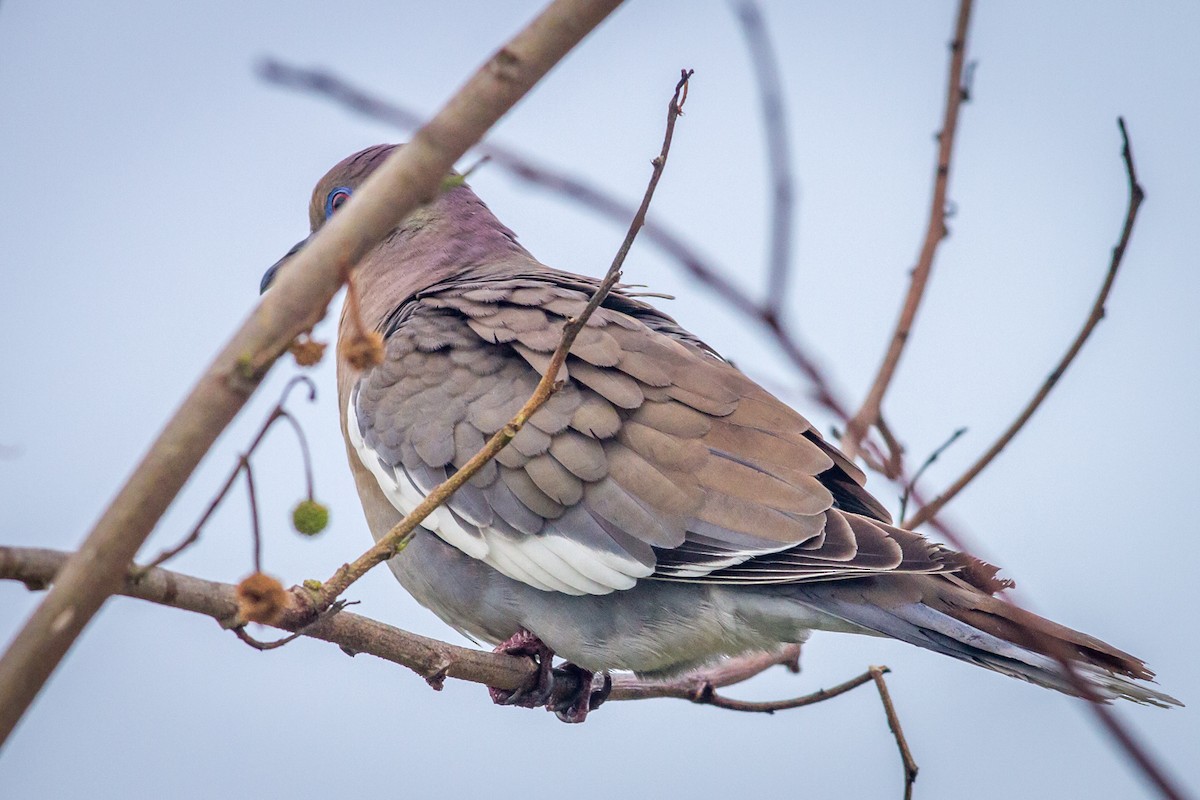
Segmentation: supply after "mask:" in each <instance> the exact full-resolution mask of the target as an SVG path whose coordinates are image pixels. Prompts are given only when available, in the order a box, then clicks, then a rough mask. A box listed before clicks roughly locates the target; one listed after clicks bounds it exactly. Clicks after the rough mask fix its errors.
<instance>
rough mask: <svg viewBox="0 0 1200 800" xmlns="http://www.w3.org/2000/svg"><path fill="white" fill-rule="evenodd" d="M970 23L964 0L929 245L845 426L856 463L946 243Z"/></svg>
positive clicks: (956, 29)
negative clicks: (876, 369) (941, 246)
mask: <svg viewBox="0 0 1200 800" xmlns="http://www.w3.org/2000/svg"><path fill="white" fill-rule="evenodd" d="M970 19H971V0H960V2H959V5H958V21H957V22H956V23H955V26H954V39H953V41H951V42H950V69H949V77H948V80H947V85H946V110H945V113H944V116H943V119H942V129H941V132H940V133H938V158H937V170H936V171H935V173H934V179H933V198H932V200H931V201H930V205H929V225H928V227H927V228H926V230H925V242H924V244H922V246H921V254H920V256H919V257H918V259H917V265H916V266H915V267H913V271H912V280H911V281H910V283H909V286H908V294H907V295H906V296H905V298H904V305H903V306H902V307H901V309H900V318H899V319H898V320H896V329H895V331H894V332H893V333H892V338H891V341H890V342H889V344H888V348H887V351H886V352H885V353H884V356H883V363H882V364H880V365H879V372H878V373H877V374H876V376H875V381H874V383H872V384H871V388H870V389H869V390H868V391H867V397H866V399H865V400H863V404H862V406H861V407H860V408H859V409H858V411H857V412H855V414H854V417H853V418H851V420H850V421H849V422H848V423H847V424H846V435H845V436H844V437H843V438H842V443H841V444H842V449H843V450H844V451H845V453H846V455H847V456H848V457H849V458H851V459H853V458H854V457H855V456H856V455H858V453H859V450H860V449H861V445H862V441H863V439H864V438H865V437H866V435H867V431H869V430H870V429H871V426H873V425H875V424H876V423H877V422H878V421H879V416H880V413H881V410H882V408H883V398H884V395H886V394H887V390H888V387H889V386H890V385H891V383H892V378H893V377H894V376H895V374H896V367H897V365H898V364H899V363H900V356H901V355H902V354H903V353H904V347H905V345H906V344H907V343H908V338H909V335H910V334H911V333H912V328H913V322H914V321H915V320H916V317H917V310H918V309H919V308H920V306H921V299H922V298H923V297H924V296H925V287H926V285H927V284H928V282H929V273H930V272H931V271H932V269H933V258H934V256H935V255H936V254H937V248H938V245H939V244H940V243H941V241H942V239H944V238H946V235H947V231H946V190H947V187H948V185H949V182H950V163H951V157H952V156H953V153H954V136H955V133H956V132H957V131H958V112H959V109H960V108H961V106H962V103H963V101H964V100H965V99H966V97H967V89H966V88H965V84H964V83H963V65H964V63H965V60H966V50H967V27H968V23H969V22H970Z"/></svg>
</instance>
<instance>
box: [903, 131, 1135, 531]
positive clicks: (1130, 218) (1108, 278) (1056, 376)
mask: <svg viewBox="0 0 1200 800" xmlns="http://www.w3.org/2000/svg"><path fill="white" fill-rule="evenodd" d="M1117 125H1118V126H1119V127H1120V129H1121V158H1122V159H1123V160H1124V162H1125V175H1126V177H1127V178H1128V180H1129V205H1128V208H1127V209H1126V211H1125V222H1124V224H1123V225H1122V226H1121V236H1120V238H1119V239H1118V240H1117V244H1116V246H1115V247H1114V248H1113V251H1112V259H1111V260H1110V261H1109V264H1108V273H1107V274H1106V275H1105V276H1104V283H1103V284H1101V286H1100V293H1099V294H1097V295H1096V302H1094V303H1093V304H1092V310H1091V312H1090V313H1089V314H1088V317H1087V319H1086V320H1085V321H1084V323H1083V328H1082V329H1080V331H1079V333H1078V334H1077V335H1076V336H1075V339H1074V341H1072V342H1071V346H1070V347H1068V348H1067V352H1066V353H1064V354H1063V357H1062V358H1061V359H1060V360H1059V362H1058V364H1057V365H1056V366H1055V367H1054V370H1053V371H1051V373H1050V374H1049V375H1048V376H1046V380H1045V381H1043V382H1042V385H1041V386H1040V387H1038V390H1037V392H1035V393H1034V395H1033V397H1032V398H1031V399H1030V400H1029V402H1028V403H1027V404H1026V406H1025V408H1023V409H1021V413H1020V414H1018V415H1017V418H1016V419H1015V420H1013V422H1012V424H1011V425H1009V426H1008V428H1007V429H1006V430H1005V431H1004V433H1003V434H1001V435H1000V438H999V439H997V440H996V442H995V443H994V444H993V445H992V446H991V447H989V448H988V449H987V451H986V452H984V454H983V455H981V456H980V457H979V459H978V460H976V462H975V463H974V464H972V465H971V466H970V468H968V469H967V471H966V472H964V473H963V474H962V476H961V477H960V478H959V479H958V480H956V481H955V482H954V483H952V484H951V485H950V487H949V488H948V489H946V490H945V491H944V492H942V493H941V494H940V495H938V496H937V497H936V498H935V499H934V500H933V501H932V502H930V503H929V504H928V505H926V506H925V507H923V508H921V509H920V510H919V511H917V513H916V514H914V515H913V518H912V520H911V521H910V522H909V523H908V527H909V528H916V527H917V526H918V525H920V524H922V523H924V522H927V521H929V520H931V519H933V517H934V516H936V515H937V513H938V512H939V511H941V510H942V508H943V507H944V506H945V505H946V504H947V503H949V502H950V501H951V500H953V499H954V497H955V496H956V495H957V494H958V493H959V492H961V491H962V490H963V489H964V488H966V486H967V484H969V483H970V482H971V481H973V480H975V478H976V477H977V476H978V475H979V473H981V472H983V470H984V469H985V468H986V467H987V466H988V464H991V463H992V461H993V460H994V459H995V458H996V456H998V455H1000V452H1001V451H1002V450H1003V449H1004V448H1005V447H1007V446H1008V443H1009V442H1011V441H1012V440H1013V438H1014V437H1016V435H1017V434H1018V433H1020V431H1021V428H1023V427H1025V423H1027V422H1029V420H1030V418H1031V417H1032V416H1033V415H1034V412H1036V411H1037V410H1038V408H1039V407H1040V406H1041V405H1042V403H1043V402H1045V400H1046V398H1047V397H1049V395H1050V392H1051V390H1053V389H1054V387H1055V386H1056V385H1058V382H1059V380H1060V379H1061V378H1062V376H1063V374H1064V373H1065V372H1066V371H1067V368H1068V367H1069V366H1071V362H1073V361H1074V360H1075V357H1076V356H1078V355H1079V351H1080V350H1082V349H1083V345H1084V343H1086V342H1087V340H1088V337H1090V336H1091V335H1092V331H1093V330H1095V329H1096V326H1097V325H1099V324H1100V320H1102V319H1104V305H1105V303H1107V302H1108V295H1109V293H1110V292H1111V291H1112V287H1113V283H1114V281H1116V278H1117V271H1118V270H1119V269H1120V268H1121V261H1122V260H1124V258H1125V249H1126V247H1127V246H1128V245H1129V237H1130V236H1131V235H1132V234H1133V225H1134V222H1135V221H1136V220H1137V214H1138V209H1139V208H1140V207H1141V205H1142V200H1144V199H1145V197H1146V193H1145V192H1144V191H1143V190H1142V187H1141V184H1139V183H1138V179H1137V172H1136V171H1135V170H1134V167H1133V151H1132V150H1131V149H1130V146H1129V134H1128V132H1127V131H1126V130H1125V120H1124V119H1121V118H1118V119H1117Z"/></svg>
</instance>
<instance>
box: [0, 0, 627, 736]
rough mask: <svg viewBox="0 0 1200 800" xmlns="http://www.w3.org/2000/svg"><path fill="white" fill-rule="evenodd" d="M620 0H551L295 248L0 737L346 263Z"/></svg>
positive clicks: (83, 590) (108, 519)
mask: <svg viewBox="0 0 1200 800" xmlns="http://www.w3.org/2000/svg"><path fill="white" fill-rule="evenodd" d="M619 3H620V0H554V2H552V3H551V4H550V5H549V6H547V7H546V9H545V10H544V11H543V12H542V13H541V14H540V15H539V16H538V17H537V18H536V19H534V20H533V21H532V22H531V23H530V24H529V25H528V26H527V27H526V28H525V29H524V30H523V31H521V32H520V33H518V34H517V35H516V36H515V37H514V38H513V39H512V40H511V41H510V42H509V43H508V44H506V45H505V46H504V47H503V48H501V49H500V50H499V51H498V52H497V53H496V54H495V55H493V56H492V57H491V58H489V59H488V60H487V62H486V63H484V65H483V66H482V67H481V68H480V69H479V70H478V71H477V72H476V73H475V74H474V75H473V76H472V77H471V78H470V79H469V80H468V81H467V83H466V84H465V85H464V86H463V87H462V88H461V89H460V90H459V91H458V93H457V94H456V95H455V96H454V97H452V98H451V99H450V101H449V102H448V103H447V104H446V106H445V107H444V108H443V109H442V111H440V112H439V113H438V114H437V116H435V117H434V118H433V119H432V120H430V122H429V123H428V124H427V125H425V126H424V127H423V128H421V130H419V131H418V132H417V134H416V135H415V136H414V137H413V140H412V142H410V143H409V145H408V147H405V148H403V149H402V150H398V151H397V152H396V153H394V154H393V155H392V156H391V157H390V158H389V159H388V161H387V162H386V163H385V164H384V165H383V166H381V167H380V169H379V170H378V171H377V172H375V173H374V174H373V175H372V176H371V178H370V180H368V181H367V182H366V183H365V184H364V185H363V187H362V189H361V190H360V191H359V192H358V193H357V197H356V202H354V203H352V204H351V205H352V207H351V208H347V210H346V213H345V214H338V215H337V217H336V218H334V219H332V220H331V221H330V223H329V224H328V225H325V226H323V227H322V229H321V231H320V232H319V233H318V234H317V235H316V236H315V237H313V240H312V242H311V243H310V244H309V245H308V246H307V247H305V248H304V250H303V251H302V252H300V253H299V254H297V256H296V257H295V260H294V263H293V264H292V266H291V267H290V268H289V269H287V270H285V271H284V272H283V274H281V275H280V276H279V280H278V283H277V284H276V285H275V286H274V288H273V290H272V291H271V292H270V293H268V295H267V296H265V297H264V298H263V299H262V301H261V302H260V304H259V306H258V308H256V309H255V311H254V312H253V313H252V314H251V316H250V318H249V319H248V320H246V322H245V323H243V325H242V326H241V328H239V329H238V331H237V332H235V333H234V335H233V337H232V338H231V339H230V340H229V342H228V343H227V344H226V345H225V347H224V348H223V349H222V350H221V352H220V353H219V354H218V355H217V356H216V358H215V359H214V360H213V362H212V363H211V364H210V365H209V367H208V368H207V369H206V370H205V372H204V373H203V374H202V376H201V377H200V378H199V380H198V382H197V383H196V385H195V386H194V387H193V389H192V390H191V392H190V393H189V395H188V396H187V398H186V399H185V400H184V401H183V404H182V405H181V406H180V408H179V409H178V410H177V411H176V412H175V414H174V416H173V417H172V418H171V419H170V421H169V422H168V423H167V425H166V427H165V428H164V429H163V431H162V433H160V434H159V436H158V438H157V439H156V441H155V442H154V444H153V445H151V447H150V450H149V451H148V452H147V454H146V455H145V457H144V458H143V459H142V461H141V463H140V464H138V466H137V467H136V469H135V470H134V472H133V474H132V475H131V476H130V478H129V479H128V481H126V483H125V485H124V486H123V487H122V488H121V490H120V492H118V494H117V495H116V497H114V499H113V501H112V503H111V504H110V505H109V507H108V508H107V509H106V510H105V512H104V514H103V515H102V516H101V518H100V520H99V521H98V522H97V523H96V526H95V528H93V530H92V531H91V533H90V534H89V535H88V537H87V539H86V540H85V541H84V543H83V545H82V547H81V548H80V550H79V551H78V552H77V553H75V554H74V555H73V556H72V557H71V559H70V561H69V562H68V564H67V565H66V567H64V569H63V573H62V576H61V578H60V579H59V580H58V581H57V582H56V583H55V584H54V588H53V589H52V590H51V591H50V593H49V594H47V596H46V597H45V598H44V599H43V600H42V603H41V604H40V605H39V606H38V608H37V609H36V610H35V611H34V613H33V615H32V616H31V617H30V619H29V620H28V621H27V622H26V623H25V625H24V627H23V628H22V629H21V631H20V632H19V633H18V634H17V636H16V638H15V639H14V640H13V642H12V644H11V645H10V646H9V648H8V650H7V652H6V653H5V654H4V657H3V658H2V659H0V698H3V703H0V743H3V742H4V741H5V740H6V739H7V738H8V735H9V733H11V732H12V730H13V728H14V727H15V726H16V724H17V722H18V721H19V720H20V719H21V717H22V716H23V715H24V713H25V710H26V709H27V708H28V707H29V704H30V703H31V702H33V699H34V697H35V696H36V695H37V694H38V692H39V691H40V690H41V688H42V686H43V685H44V684H45V682H46V680H47V679H48V678H49V677H50V674H51V672H53V671H54V669H55V667H56V666H57V665H58V663H59V661H60V660H61V659H62V657H63V656H64V655H65V654H66V652H67V649H68V648H70V646H71V644H72V643H73V642H74V641H75V639H76V638H77V637H78V636H79V634H80V633H81V632H82V631H83V628H84V626H85V625H87V623H88V621H89V620H90V619H91V618H92V616H93V615H94V614H95V613H96V612H97V611H98V610H99V608H100V606H101V605H102V604H103V603H104V601H105V599H107V598H108V596H109V595H111V594H113V593H114V592H117V591H119V590H120V588H121V581H122V578H123V576H124V575H125V572H126V570H127V569H128V567H129V565H130V563H131V562H132V560H133V557H134V555H135V554H136V552H137V550H138V548H140V547H141V545H142V543H143V542H144V541H145V540H146V537H147V536H149V535H150V532H151V530H152V529H153V528H154V526H155V525H156V524H157V522H158V520H159V518H160V517H161V516H162V515H163V513H164V512H165V511H166V510H167V507H168V506H169V505H170V503H171V502H172V501H173V500H174V498H175V496H176V495H177V494H178V493H179V491H180V489H182V488H183V485H184V483H185V482H186V481H187V479H188V478H189V476H190V475H191V474H192V471H193V470H195V468H196V466H197V465H198V464H199V463H200V459H201V458H202V457H203V456H204V454H205V453H207V452H208V449H209V448H210V447H211V446H212V445H213V443H214V442H215V441H216V438H217V436H218V435H220V433H221V432H222V431H223V430H224V429H225V427H226V426H227V425H228V424H229V423H230V421H231V420H232V419H233V417H234V415H235V414H237V412H238V411H239V410H240V409H241V408H242V406H243V405H245V403H246V401H247V400H248V399H249V397H250V395H251V394H252V393H253V392H254V390H255V389H256V388H257V387H258V385H259V383H260V382H261V380H262V378H263V376H264V375H265V374H266V372H267V370H268V369H269V368H270V367H271V365H272V364H273V363H274V361H275V359H276V358H278V357H279V355H280V354H281V353H283V352H285V351H286V350H287V348H288V346H289V345H290V344H291V342H292V341H293V340H294V339H295V338H296V336H297V335H299V334H300V333H302V332H303V331H306V330H309V329H311V328H312V326H313V324H314V323H315V322H316V321H317V320H319V319H320V318H321V317H322V316H323V315H324V313H325V309H326V308H327V307H328V305H329V301H330V300H331V299H332V298H333V295H334V294H335V293H336V292H337V290H338V289H339V288H340V287H341V285H342V283H343V282H344V281H345V277H346V275H347V274H348V273H349V271H350V269H351V268H352V267H353V266H354V265H355V264H356V263H357V262H358V261H359V260H360V259H361V258H362V257H363V255H365V254H366V253H367V252H369V251H370V249H371V248H373V247H374V246H375V245H376V243H378V242H379V241H380V240H381V239H382V238H383V237H384V235H386V234H387V232H388V231H390V230H392V229H394V228H395V226H396V225H397V224H398V223H399V222H400V221H401V220H402V219H403V218H404V217H405V216H407V215H408V214H409V212H411V211H412V210H413V209H414V208H416V207H417V206H418V205H419V204H420V203H422V202H424V201H425V200H426V199H428V198H429V197H431V196H433V194H434V193H435V192H436V191H437V188H438V186H439V184H440V182H441V180H442V178H443V177H444V176H445V175H446V174H447V173H448V172H449V171H450V170H451V168H452V167H453V166H454V162H455V161H456V160H457V159H458V158H460V157H461V156H462V155H463V153H465V152H466V151H467V149H468V148H469V147H471V146H472V145H473V144H474V143H475V142H477V141H478V140H479V139H480V138H481V137H482V136H483V134H484V133H485V132H486V131H487V130H488V129H489V128H490V127H491V126H492V125H493V124H494V123H495V122H496V121H497V120H498V119H499V118H500V117H501V116H503V115H504V114H505V113H506V112H507V111H508V110H509V109H510V108H512V106H513V105H514V104H515V103H516V102H517V101H518V100H520V99H521V98H522V97H524V96H525V94H526V93H527V92H528V91H529V90H530V89H532V88H533V86H534V84H535V83H537V82H538V81H539V80H540V79H541V78H542V76H544V75H545V74H546V73H547V72H548V71H549V70H550V68H551V67H553V66H554V65H555V64H556V63H558V61H559V60H560V59H562V57H563V56H565V55H566V54H567V52H568V51H570V50H571V49H572V48H573V47H574V46H575V45H576V44H578V43H579V42H580V41H581V40H582V39H583V37H584V36H586V35H587V34H588V33H589V32H590V31H591V30H592V29H593V28H595V27H596V26H597V25H599V24H600V22H601V21H603V20H604V18H605V17H607V16H608V14H609V13H611V12H612V11H613V10H614V9H615V8H616V6H617V5H619Z"/></svg>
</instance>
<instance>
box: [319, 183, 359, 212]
mask: <svg viewBox="0 0 1200 800" xmlns="http://www.w3.org/2000/svg"><path fill="white" fill-rule="evenodd" d="M353 191H354V190H353V189H351V188H350V187H349V186H338V187H337V188H336V189H331V190H330V192H329V194H328V195H327V196H326V197H325V219H329V218H330V217H332V216H333V212H335V211H337V210H338V209H339V208H341V207H342V203H345V202H346V201H347V200H349V199H350V195H351V194H352V193H353Z"/></svg>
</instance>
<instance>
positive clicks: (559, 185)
mask: <svg viewBox="0 0 1200 800" xmlns="http://www.w3.org/2000/svg"><path fill="white" fill-rule="evenodd" d="M259 73H260V74H261V75H262V77H263V79H264V80H266V81H268V82H270V83H273V84H275V85H277V86H282V87H285V88H289V89H296V90H299V91H304V92H309V93H311V94H315V95H317V96H319V97H323V98H325V99H327V100H332V101H333V102H335V103H338V104H339V105H342V106H344V107H346V108H348V109H350V110H352V111H355V112H357V113H360V114H362V115H364V116H367V117H370V118H372V119H376V120H379V121H381V122H386V123H389V124H392V125H395V126H396V127H397V128H399V129H400V130H411V129H413V128H415V127H416V126H418V125H419V124H420V122H421V119H422V117H421V115H420V114H418V113H416V112H415V111H413V110H411V109H409V108H406V107H404V106H400V105H397V104H395V103H391V102H386V101H384V100H381V99H380V98H378V97H377V96H375V95H373V94H371V93H370V92H367V91H366V90H364V89H361V88H359V87H357V86H354V85H353V84H351V83H349V82H347V81H345V80H343V79H342V78H341V77H339V76H337V75H335V74H333V73H331V72H326V71H323V70H319V69H305V68H302V67H296V66H292V65H290V64H285V63H283V62H281V61H278V60H274V59H268V60H266V61H264V62H263V64H262V65H261V67H260V69H259ZM475 149H476V150H477V151H478V152H479V153H481V154H482V155H485V156H487V157H488V158H489V159H491V163H492V164H495V165H496V166H497V167H500V168H501V169H503V170H505V171H506V172H508V173H509V174H511V175H513V176H514V177H516V178H518V179H520V180H523V181H525V182H526V183H530V184H532V185H535V186H539V187H541V188H543V189H547V190H549V191H551V192H554V193H555V194H558V195H560V196H561V197H563V198H564V199H566V200H569V201H571V202H573V203H576V204H578V205H580V206H583V207H584V208H586V209H588V210H590V211H592V212H594V213H595V214H597V215H598V216H600V217H603V218H605V219H608V220H609V221H612V222H617V223H619V224H621V225H624V224H626V222H627V221H628V220H629V218H630V217H631V216H633V214H634V213H635V209H634V207H633V206H632V205H630V204H628V203H626V202H625V201H623V200H619V199H617V198H615V197H613V196H612V195H610V194H608V193H607V192H605V191H603V190H602V189H600V188H598V187H597V186H594V185H593V184H591V183H589V182H588V181H586V180H585V179H583V178H581V177H579V176H577V175H571V174H568V173H567V172H565V171H562V170H558V169H556V168H552V167H550V166H548V165H546V164H544V163H542V162H539V161H538V160H537V159H536V158H534V157H532V156H530V155H528V154H526V153H523V152H521V151H518V150H516V149H515V148H510V147H505V146H503V145H498V144H494V143H492V142H481V143H479V144H478V145H477V146H476V148H475ZM642 237H643V238H644V239H646V240H648V241H650V242H651V243H653V244H654V245H655V246H656V247H658V248H659V249H660V250H661V251H662V252H663V253H664V254H665V255H667V256H668V257H669V258H670V259H671V260H672V261H674V262H675V264H676V265H677V266H679V267H681V268H682V269H683V270H684V271H685V272H686V273H687V274H689V275H690V276H691V277H692V278H694V279H695V280H696V281H697V282H698V283H699V284H700V285H702V286H704V287H705V288H707V289H709V290H710V291H712V292H713V293H715V294H716V295H717V296H718V297H720V298H721V300H722V301H724V302H725V303H727V304H728V305H729V306H730V308H732V309H733V310H735V311H737V312H739V313H741V314H743V315H745V316H746V317H747V318H748V319H751V320H754V321H755V322H757V323H759V324H760V325H761V326H762V327H763V328H764V329H765V330H766V331H767V332H768V333H769V334H770V336H771V337H772V339H773V340H774V342H775V344H776V345H777V346H778V347H779V349H780V350H781V351H782V352H783V354H784V355H785V356H786V357H787V359H788V360H789V361H791V362H792V364H793V365H794V366H795V367H796V369H798V370H799V371H800V372H801V374H803V375H804V377H805V378H806V379H807V380H808V381H809V383H810V384H811V386H812V392H813V398H814V399H815V401H816V402H817V403H818V404H819V405H821V406H822V407H824V408H825V409H827V410H828V411H829V412H831V413H832V414H833V415H834V416H835V417H837V418H838V419H839V420H845V419H847V418H848V417H849V410H848V406H847V405H846V404H845V403H844V402H843V401H842V400H841V399H839V397H838V395H837V392H836V390H835V389H834V387H833V384H832V382H831V380H830V379H829V377H828V375H827V374H826V373H825V370H824V368H822V367H821V366H820V364H819V361H818V360H817V359H816V358H815V357H814V356H812V355H811V354H810V352H809V348H808V346H807V345H805V344H803V343H802V342H801V340H800V337H799V335H798V334H797V333H796V332H795V331H793V330H792V329H791V328H790V327H789V326H787V325H785V324H784V323H783V322H782V321H781V320H780V319H779V318H778V317H776V316H773V315H771V314H770V313H769V312H768V307H767V306H765V305H763V304H762V303H759V302H758V301H757V300H755V299H754V298H753V297H751V296H750V295H749V294H748V293H747V292H746V291H744V290H743V289H741V288H740V287H739V286H737V285H736V284H735V283H733V282H731V281H730V280H729V279H728V278H726V277H725V275H726V274H729V273H730V270H727V269H724V268H722V267H719V266H717V265H715V264H713V263H711V262H709V261H708V260H706V259H705V258H704V257H703V256H701V255H700V254H699V253H698V252H696V250H695V249H693V248H692V246H691V245H689V244H688V243H686V242H685V241H684V238H683V237H682V236H680V235H679V234H677V233H675V232H674V231H672V230H671V229H670V228H668V227H667V226H666V225H664V224H662V223H661V222H658V221H657V220H655V219H653V218H648V219H647V220H646V225H645V227H644V228H643V229H642Z"/></svg>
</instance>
